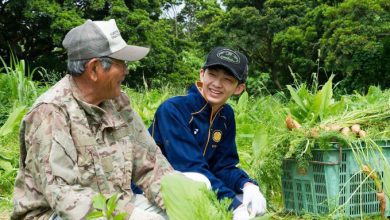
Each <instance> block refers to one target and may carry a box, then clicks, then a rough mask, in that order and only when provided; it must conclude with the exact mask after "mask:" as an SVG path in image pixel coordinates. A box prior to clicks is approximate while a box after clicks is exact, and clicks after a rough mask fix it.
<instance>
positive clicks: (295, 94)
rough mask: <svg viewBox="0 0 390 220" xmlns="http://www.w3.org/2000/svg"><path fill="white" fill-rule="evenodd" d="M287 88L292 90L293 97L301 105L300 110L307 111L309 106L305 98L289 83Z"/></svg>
mask: <svg viewBox="0 0 390 220" xmlns="http://www.w3.org/2000/svg"><path fill="white" fill-rule="evenodd" d="M287 89H288V90H289V91H290V95H291V98H292V99H293V100H294V102H295V103H296V104H297V105H298V106H299V107H300V110H301V111H303V112H307V108H306V106H305V104H304V102H303V99H302V98H301V97H300V96H299V95H298V93H297V92H296V91H295V90H294V88H293V87H292V86H290V85H287Z"/></svg>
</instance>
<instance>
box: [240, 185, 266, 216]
mask: <svg viewBox="0 0 390 220" xmlns="http://www.w3.org/2000/svg"><path fill="white" fill-rule="evenodd" d="M242 191H243V192H244V196H243V199H242V204H243V205H244V206H246V207H248V208H249V209H250V210H251V211H250V213H251V214H250V217H251V218H254V217H255V216H256V215H257V214H259V215H263V214H264V213H265V212H266V208H267V202H266V201H265V198H264V196H263V194H261V192H260V190H259V187H258V186H256V185H255V184H253V183H248V184H246V185H245V186H244V189H242ZM249 204H250V205H249Z"/></svg>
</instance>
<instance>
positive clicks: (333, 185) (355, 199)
mask: <svg viewBox="0 0 390 220" xmlns="http://www.w3.org/2000/svg"><path fill="white" fill-rule="evenodd" d="M379 145H380V146H382V152H383V154H384V155H385V157H386V159H387V161H389V162H390V142H388V141H382V142H380V143H379ZM332 146H333V147H332V149H330V150H313V161H311V162H310V163H309V166H308V167H307V168H306V169H305V170H301V169H298V167H297V163H296V161H295V160H284V161H283V175H282V189H283V197H284V207H285V210H286V211H289V212H294V213H296V214H304V213H312V214H319V215H321V214H328V213H330V212H333V210H336V208H338V207H340V206H341V205H343V204H345V205H344V206H343V208H342V209H339V211H338V212H337V213H336V215H337V216H345V217H359V216H361V215H364V216H370V215H380V207H379V202H378V200H377V197H376V191H375V185H374V182H373V181H372V180H371V179H370V178H368V179H367V180H366V181H364V183H363V184H362V185H361V183H362V182H363V180H364V179H366V177H367V176H366V175H365V174H362V173H360V172H359V170H360V169H359V167H358V164H357V163H356V161H355V158H354V155H353V152H352V150H351V149H348V148H339V146H338V145H337V144H332ZM372 160H376V161H378V164H379V166H378V167H372V168H374V169H375V170H378V171H379V173H380V176H381V181H382V186H383V180H384V179H386V181H389V180H390V177H386V178H385V177H384V176H383V175H384V172H383V169H384V166H383V163H384V162H383V161H381V160H380V157H379V156H378V155H377V154H376V156H374V157H373V158H372ZM359 185H361V187H359ZM385 215H386V216H390V200H389V198H386V213H385Z"/></svg>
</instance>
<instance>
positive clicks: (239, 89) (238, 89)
mask: <svg viewBox="0 0 390 220" xmlns="http://www.w3.org/2000/svg"><path fill="white" fill-rule="evenodd" d="M245 88H246V86H245V83H240V84H238V85H237V87H236V90H234V95H240V94H241V93H242V92H243V91H244V90H245Z"/></svg>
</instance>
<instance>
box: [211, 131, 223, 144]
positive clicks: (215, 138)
mask: <svg viewBox="0 0 390 220" xmlns="http://www.w3.org/2000/svg"><path fill="white" fill-rule="evenodd" d="M221 138H222V132H221V131H220V130H215V131H214V132H213V141H214V142H217V143H218V142H220V141H221Z"/></svg>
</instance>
